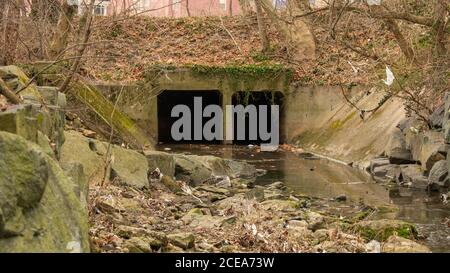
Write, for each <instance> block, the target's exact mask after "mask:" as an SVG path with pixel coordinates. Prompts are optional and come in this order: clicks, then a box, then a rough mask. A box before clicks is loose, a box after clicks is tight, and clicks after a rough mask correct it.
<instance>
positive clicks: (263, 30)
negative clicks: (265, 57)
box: [255, 0, 270, 53]
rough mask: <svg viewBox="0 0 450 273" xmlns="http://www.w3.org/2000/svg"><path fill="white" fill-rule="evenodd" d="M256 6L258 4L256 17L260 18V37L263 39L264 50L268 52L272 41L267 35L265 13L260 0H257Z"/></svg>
mask: <svg viewBox="0 0 450 273" xmlns="http://www.w3.org/2000/svg"><path fill="white" fill-rule="evenodd" d="M255 6H256V18H257V20H258V31H259V37H260V39H261V44H262V52H264V53H266V52H268V51H269V49H270V43H269V38H268V37H267V29H266V23H265V21H264V14H263V11H262V8H261V3H260V2H259V0H256V1H255Z"/></svg>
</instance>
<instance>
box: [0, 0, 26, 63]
mask: <svg viewBox="0 0 450 273" xmlns="http://www.w3.org/2000/svg"><path fill="white" fill-rule="evenodd" d="M23 7H24V2H23V0H15V1H8V2H6V3H5V4H4V10H3V18H2V19H3V26H4V28H3V33H2V38H3V39H2V41H1V43H2V44H3V46H2V50H1V52H0V64H2V65H8V64H12V63H14V60H15V56H16V50H17V41H18V39H19V26H20V13H21V8H23Z"/></svg>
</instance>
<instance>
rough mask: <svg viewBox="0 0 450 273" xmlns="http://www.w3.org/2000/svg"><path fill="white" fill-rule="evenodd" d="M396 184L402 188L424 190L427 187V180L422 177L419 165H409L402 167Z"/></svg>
mask: <svg viewBox="0 0 450 273" xmlns="http://www.w3.org/2000/svg"><path fill="white" fill-rule="evenodd" d="M398 183H399V184H400V185H403V186H407V187H411V188H417V189H426V188H427V185H428V178H427V177H426V176H424V175H423V172H422V169H421V168H420V166H419V165H415V164H410V165H402V166H401V171H400V175H399V177H398Z"/></svg>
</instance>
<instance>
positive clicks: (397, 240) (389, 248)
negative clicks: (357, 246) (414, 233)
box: [381, 235, 431, 253]
mask: <svg viewBox="0 0 450 273" xmlns="http://www.w3.org/2000/svg"><path fill="white" fill-rule="evenodd" d="M381 252H384V253H431V250H430V249H429V248H428V247H426V246H424V245H421V244H418V243H416V242H414V241H412V240H409V239H406V238H403V237H399V236H395V235H393V236H391V237H389V238H388V239H387V241H386V242H385V243H384V244H383V245H382V248H381Z"/></svg>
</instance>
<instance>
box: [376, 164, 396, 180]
mask: <svg viewBox="0 0 450 273" xmlns="http://www.w3.org/2000/svg"><path fill="white" fill-rule="evenodd" d="M371 169H372V171H371V175H372V178H373V179H374V180H375V181H378V182H391V181H397V179H398V177H399V175H400V171H401V168H400V166H399V165H395V164H386V165H381V164H380V165H375V166H373V167H371Z"/></svg>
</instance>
